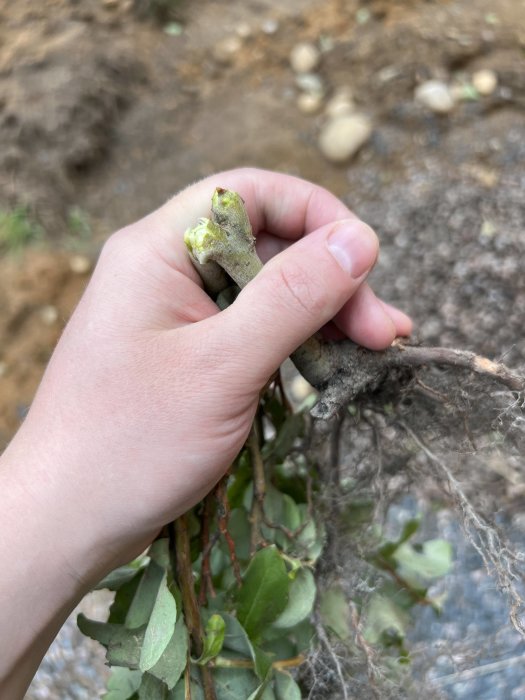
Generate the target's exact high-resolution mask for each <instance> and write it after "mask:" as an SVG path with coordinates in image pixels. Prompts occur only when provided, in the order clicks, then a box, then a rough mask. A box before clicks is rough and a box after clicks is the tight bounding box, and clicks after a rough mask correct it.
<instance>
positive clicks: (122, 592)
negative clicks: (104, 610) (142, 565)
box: [108, 569, 144, 625]
mask: <svg viewBox="0 0 525 700" xmlns="http://www.w3.org/2000/svg"><path fill="white" fill-rule="evenodd" d="M143 575H144V569H140V570H139V571H138V572H137V573H136V574H135V576H134V577H133V578H132V579H131V581H128V582H127V583H124V584H123V585H122V586H121V587H120V588H119V589H118V591H117V592H116V593H115V598H114V600H113V602H112V603H111V607H110V609H109V617H108V622H115V623H117V624H122V625H123V624H124V623H125V621H126V616H127V614H128V610H129V608H130V605H131V602H132V600H133V598H134V597H135V593H136V592H137V588H138V586H139V583H140V581H141V579H142V577H143Z"/></svg>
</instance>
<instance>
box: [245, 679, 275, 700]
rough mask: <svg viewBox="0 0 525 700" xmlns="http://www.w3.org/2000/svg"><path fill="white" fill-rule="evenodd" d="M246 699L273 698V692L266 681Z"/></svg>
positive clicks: (264, 699)
mask: <svg viewBox="0 0 525 700" xmlns="http://www.w3.org/2000/svg"><path fill="white" fill-rule="evenodd" d="M248 700H275V693H274V692H273V689H272V688H271V687H270V686H269V685H268V683H267V682H265V683H261V685H260V686H259V687H258V688H257V689H256V690H254V691H253V693H252V694H251V695H250V697H249V698H248Z"/></svg>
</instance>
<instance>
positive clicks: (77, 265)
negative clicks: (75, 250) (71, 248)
mask: <svg viewBox="0 0 525 700" xmlns="http://www.w3.org/2000/svg"><path fill="white" fill-rule="evenodd" d="M69 269H70V270H71V272H73V273H74V274H75V275H85V274H86V273H87V272H89V271H90V270H91V260H90V259H89V258H88V257H86V256H85V255H73V256H72V257H71V258H69Z"/></svg>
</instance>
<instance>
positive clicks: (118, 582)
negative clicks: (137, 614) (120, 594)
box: [94, 562, 145, 591]
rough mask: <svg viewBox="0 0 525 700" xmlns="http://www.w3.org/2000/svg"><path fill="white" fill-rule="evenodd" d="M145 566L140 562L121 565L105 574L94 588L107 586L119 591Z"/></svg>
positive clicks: (99, 588)
mask: <svg viewBox="0 0 525 700" xmlns="http://www.w3.org/2000/svg"><path fill="white" fill-rule="evenodd" d="M144 566H145V564H141V563H140V562H138V563H137V564H135V563H132V564H126V565H125V566H120V567H119V568H118V569H115V570H114V571H112V572H111V573H109V574H108V575H107V576H105V577H104V578H103V579H102V581H100V583H98V584H97V585H96V586H95V589H94V590H96V591H99V590H101V589H103V588H107V589H109V590H110V591H118V590H119V589H120V588H122V586H123V585H124V584H126V583H129V581H131V579H133V578H134V577H135V576H136V575H137V573H138V572H139V571H140V570H141V569H142V568H143V567H144Z"/></svg>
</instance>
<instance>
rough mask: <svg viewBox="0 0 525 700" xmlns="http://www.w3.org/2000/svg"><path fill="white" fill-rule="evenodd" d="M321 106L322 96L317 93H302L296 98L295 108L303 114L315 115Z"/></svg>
mask: <svg viewBox="0 0 525 700" xmlns="http://www.w3.org/2000/svg"><path fill="white" fill-rule="evenodd" d="M322 106H323V96H322V95H320V94H319V93H309V92H303V93H302V94H301V95H299V97H298V98H297V107H298V108H299V111H300V112H302V113H303V114H315V113H316V112H318V111H319V110H320V109H321V107H322Z"/></svg>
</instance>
